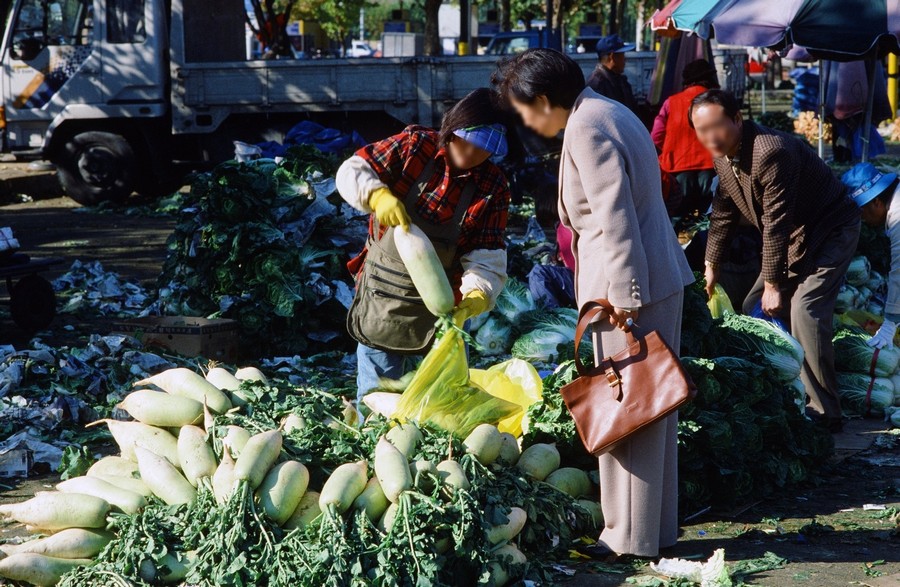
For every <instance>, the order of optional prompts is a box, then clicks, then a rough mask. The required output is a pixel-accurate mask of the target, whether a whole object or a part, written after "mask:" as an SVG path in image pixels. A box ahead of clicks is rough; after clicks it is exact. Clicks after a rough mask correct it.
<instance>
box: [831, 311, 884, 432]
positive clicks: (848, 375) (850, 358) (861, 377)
mask: <svg viewBox="0 0 900 587" xmlns="http://www.w3.org/2000/svg"><path fill="white" fill-rule="evenodd" d="M870 338H871V334H869V333H868V332H866V331H865V330H863V329H862V328H855V327H844V328H841V329H839V330H838V331H837V333H836V334H835V337H834V364H835V367H836V368H837V370H838V384H839V392H840V395H841V403H842V405H843V407H844V410H845V411H847V412H850V413H853V414H859V415H861V416H875V417H881V416H882V415H884V414H885V408H888V407H891V406H895V405H896V406H900V373H898V367H900V348H898V347H896V346H895V347H893V348H884V349H881V350H880V351H878V354H877V356H876V350H875V349H874V348H872V347H870V346H869V345H868V344H867V343H868V341H869V339H870ZM870 385H871V392H869V387H870Z"/></svg>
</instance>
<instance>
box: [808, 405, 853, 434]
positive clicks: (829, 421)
mask: <svg viewBox="0 0 900 587" xmlns="http://www.w3.org/2000/svg"><path fill="white" fill-rule="evenodd" d="M806 415H807V416H809V419H810V420H812V421H813V423H814V424H816V425H817V426H821V427H822V428H825V429H826V430H828V431H829V432H831V433H832V434H839V433H841V432H843V431H844V419H843V418H840V417H838V418H826V417H825V416H823V415H822V414H817V413H815V412H811V411H809V410H807V412H806Z"/></svg>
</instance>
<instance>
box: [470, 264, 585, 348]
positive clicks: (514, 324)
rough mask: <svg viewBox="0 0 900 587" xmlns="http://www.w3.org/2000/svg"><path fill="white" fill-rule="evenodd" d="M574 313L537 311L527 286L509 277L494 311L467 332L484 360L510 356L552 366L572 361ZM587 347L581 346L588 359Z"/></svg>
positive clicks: (565, 309) (553, 310) (566, 310)
mask: <svg viewBox="0 0 900 587" xmlns="http://www.w3.org/2000/svg"><path fill="white" fill-rule="evenodd" d="M577 324H578V311H577V310H575V309H574V308H553V309H544V308H540V307H539V306H538V305H537V304H536V303H535V301H534V297H533V296H532V295H531V291H529V289H528V286H527V285H525V284H524V283H522V282H521V281H519V280H517V279H515V278H511V279H510V280H509V281H507V283H506V286H505V287H504V288H503V291H502V292H501V293H500V296H499V297H498V298H497V303H496V305H495V306H494V309H493V310H491V312H489V313H487V314H482V315H481V316H479V317H478V318H476V319H474V320H472V322H471V323H470V325H469V331H470V333H471V334H472V336H473V337H474V342H475V345H474V347H475V352H476V353H477V354H478V355H480V356H481V357H483V358H485V360H493V359H495V358H496V357H501V356H506V355H512V356H513V357H515V358H517V359H522V360H525V361H530V362H532V363H536V364H555V363H561V362H563V361H566V360H568V359H571V358H573V355H574V352H575V342H574V339H575V327H576V326H577ZM592 352H593V351H591V348H590V344H584V345H583V346H582V353H583V354H584V355H585V356H586V357H589V356H591V354H592Z"/></svg>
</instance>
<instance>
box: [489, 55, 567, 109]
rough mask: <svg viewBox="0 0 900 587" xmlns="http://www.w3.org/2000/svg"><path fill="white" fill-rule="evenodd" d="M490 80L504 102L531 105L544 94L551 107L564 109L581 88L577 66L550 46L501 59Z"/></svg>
mask: <svg viewBox="0 0 900 587" xmlns="http://www.w3.org/2000/svg"><path fill="white" fill-rule="evenodd" d="M491 81H492V83H493V84H494V85H495V86H496V87H497V89H498V91H499V92H500V95H501V96H502V97H503V99H504V100H506V101H509V98H515V99H516V100H518V101H520V102H524V103H525V104H533V103H534V102H535V100H537V99H538V96H546V97H547V100H548V101H549V102H550V105H551V106H559V107H560V108H564V109H566V110H571V109H572V107H573V106H574V105H575V100H576V99H577V98H578V95H579V94H581V92H582V91H583V90H584V72H583V71H581V66H579V65H578V64H577V63H575V61H574V60H573V59H572V58H571V57H568V56H567V55H564V54H562V53H560V52H559V51H554V50H553V49H529V50H528V51H525V52H524V53H521V54H519V55H517V56H515V57H512V58H510V59H507V60H505V61H502V62H501V63H500V64H499V65H498V69H497V71H496V72H495V73H494V75H493V77H492V80H491Z"/></svg>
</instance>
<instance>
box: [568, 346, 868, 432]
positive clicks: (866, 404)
mask: <svg viewBox="0 0 900 587" xmlns="http://www.w3.org/2000/svg"><path fill="white" fill-rule="evenodd" d="M576 344H578V343H576ZM880 353H881V349H875V352H874V353H872V365H871V366H870V367H869V389H868V391H866V418H868V417H869V416H871V415H872V389H874V387H875V368H876V367H877V366H878V355H879V354H880Z"/></svg>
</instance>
